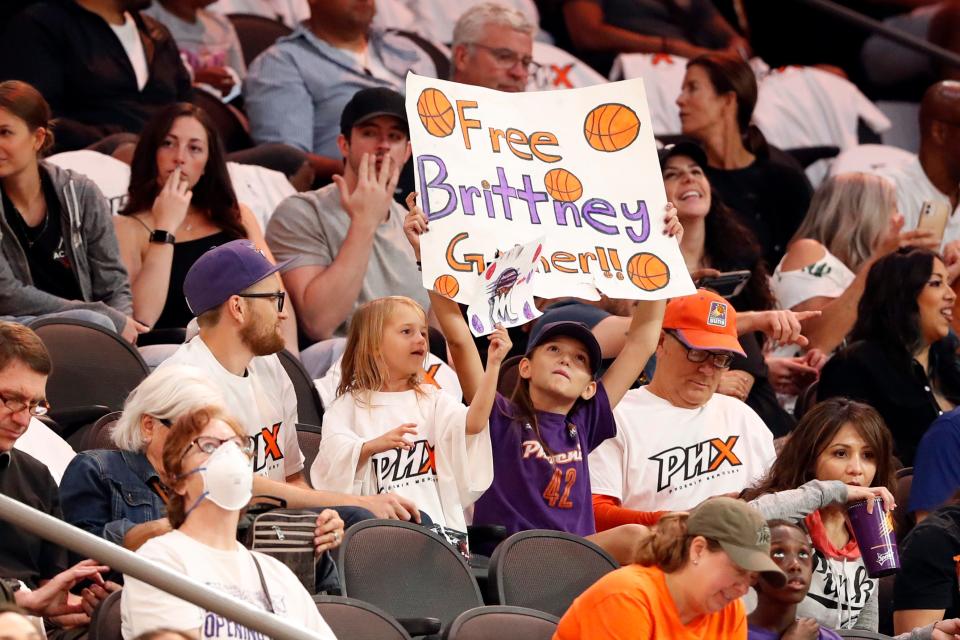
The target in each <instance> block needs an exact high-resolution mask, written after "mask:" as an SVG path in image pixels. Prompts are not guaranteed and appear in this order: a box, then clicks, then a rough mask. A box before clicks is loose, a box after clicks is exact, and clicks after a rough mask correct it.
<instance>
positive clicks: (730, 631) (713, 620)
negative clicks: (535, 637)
mask: <svg viewBox="0 0 960 640" xmlns="http://www.w3.org/2000/svg"><path fill="white" fill-rule="evenodd" d="M663 576H664V574H663V571H661V570H660V569H658V568H657V567H644V566H641V565H638V564H634V565H630V566H628V567H623V568H621V569H617V570H616V571H613V572H612V573H608V574H607V575H605V576H604V577H602V578H600V580H598V581H597V582H596V584H594V585H593V586H592V587H590V588H589V589H587V590H586V591H585V592H583V593H582V594H581V595H580V597H579V598H577V599H576V600H574V602H573V604H572V605H571V606H570V609H568V610H567V613H566V614H565V615H564V616H563V619H561V620H560V625H559V626H558V627H557V632H556V634H554V636H553V640H646V639H647V638H651V639H653V638H656V639H658V640H659V639H663V640H667V639H669V640H700V639H701V638H711V639H717V640H728V639H729V640H746V638H747V614H746V611H745V610H744V608H743V602H742V601H740V600H734V601H733V602H731V603H730V604H728V605H727V606H726V607H724V608H723V609H721V610H720V611H717V612H716V613H711V614H710V615H705V616H701V617H699V618H696V619H695V620H693V621H691V622H690V624H687V625H684V624H682V623H681V622H680V617H679V615H678V613H677V608H676V606H675V605H674V604H673V598H671V597H670V592H669V591H668V590H667V583H666V582H665V581H664V578H663Z"/></svg>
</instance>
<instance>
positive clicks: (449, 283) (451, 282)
mask: <svg viewBox="0 0 960 640" xmlns="http://www.w3.org/2000/svg"><path fill="white" fill-rule="evenodd" d="M433 290H434V291H436V292H437V293H439V294H440V295H442V296H444V297H447V298H452V297H453V296H455V295H457V292H458V291H460V283H459V282H457V279H456V278H454V277H453V276H451V275H447V274H444V275H442V276H440V277H439V278H437V279H436V280H434V282H433Z"/></svg>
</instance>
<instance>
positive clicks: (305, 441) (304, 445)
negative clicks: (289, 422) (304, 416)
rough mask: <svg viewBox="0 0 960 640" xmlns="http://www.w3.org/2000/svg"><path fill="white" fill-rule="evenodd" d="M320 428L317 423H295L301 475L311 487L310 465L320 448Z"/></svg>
mask: <svg viewBox="0 0 960 640" xmlns="http://www.w3.org/2000/svg"><path fill="white" fill-rule="evenodd" d="M321 432H322V430H321V428H320V427H318V426H317V425H313V424H304V423H302V422H298V423H297V442H298V443H299V444H300V452H301V453H303V475H304V478H305V479H306V481H307V484H309V485H310V486H311V487H312V486H313V484H311V483H310V467H312V466H313V461H314V460H315V459H316V458H317V451H319V450H320V434H321Z"/></svg>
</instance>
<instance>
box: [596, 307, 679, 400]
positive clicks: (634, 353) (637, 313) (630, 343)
mask: <svg viewBox="0 0 960 640" xmlns="http://www.w3.org/2000/svg"><path fill="white" fill-rule="evenodd" d="M666 308H667V301H666V300H649V301H647V300H644V301H641V302H638V303H637V306H636V307H634V309H633V319H632V320H631V321H630V329H629V330H628V331H627V341H626V343H625V344H624V345H623V349H621V350H620V354H619V355H617V358H616V360H614V361H613V364H611V365H610V368H609V369H607V372H606V373H605V374H603V387H604V389H606V391H607V397H608V398H609V399H610V406H611V407H615V406H617V403H618V402H620V399H621V398H623V394H625V393H626V392H627V391H628V390H629V389H630V387H631V386H633V383H634V382H636V380H637V378H639V377H640V374H641V373H642V372H643V367H644V366H646V364H647V360H649V359H650V356H652V355H653V352H654V351H656V349H657V343H658V342H659V340H660V328H661V327H662V326H663V312H664V310H665V309H666Z"/></svg>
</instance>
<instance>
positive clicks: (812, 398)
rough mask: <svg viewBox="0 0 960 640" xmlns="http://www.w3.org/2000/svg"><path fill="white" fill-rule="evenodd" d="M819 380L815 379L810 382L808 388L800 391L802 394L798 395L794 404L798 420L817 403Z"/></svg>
mask: <svg viewBox="0 0 960 640" xmlns="http://www.w3.org/2000/svg"><path fill="white" fill-rule="evenodd" d="M818 382H819V381H817V380H814V381H813V382H812V383H810V386H808V387H807V388H806V389H804V390H803V391H801V392H800V395H799V396H797V402H796V404H794V405H793V417H795V418H796V419H797V420H800V418H802V417H803V414H805V413H806V412H807V411H808V410H809V409H810V407H812V406H813V405H815V404H817V384H818Z"/></svg>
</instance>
